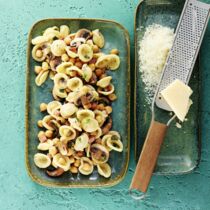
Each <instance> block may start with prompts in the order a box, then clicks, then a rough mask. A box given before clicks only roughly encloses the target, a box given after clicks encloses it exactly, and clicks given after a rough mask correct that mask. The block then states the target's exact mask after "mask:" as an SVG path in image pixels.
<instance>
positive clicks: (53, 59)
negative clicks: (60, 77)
mask: <svg viewBox="0 0 210 210" xmlns="http://www.w3.org/2000/svg"><path fill="white" fill-rule="evenodd" d="M49 60H50V68H51V70H52V71H56V68H57V66H59V65H60V64H61V62H62V60H61V57H56V56H51V57H50V58H49Z"/></svg>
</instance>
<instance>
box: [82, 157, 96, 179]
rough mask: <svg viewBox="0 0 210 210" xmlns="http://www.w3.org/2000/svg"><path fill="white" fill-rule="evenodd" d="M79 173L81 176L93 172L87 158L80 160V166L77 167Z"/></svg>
mask: <svg viewBox="0 0 210 210" xmlns="http://www.w3.org/2000/svg"><path fill="white" fill-rule="evenodd" d="M79 172H80V173H81V174H83V175H89V174H91V173H92V172H93V163H92V161H91V160H90V159H89V158H87V157H82V158H81V165H80V167H79Z"/></svg>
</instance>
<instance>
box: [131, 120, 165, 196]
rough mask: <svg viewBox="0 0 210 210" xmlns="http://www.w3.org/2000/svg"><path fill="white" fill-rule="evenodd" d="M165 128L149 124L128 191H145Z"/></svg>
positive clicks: (155, 123)
mask: <svg viewBox="0 0 210 210" xmlns="http://www.w3.org/2000/svg"><path fill="white" fill-rule="evenodd" d="M167 127H168V126H167V125H165V124H163V123H159V122H157V121H152V122H151V125H150V128H149V131H148V133H147V137H146V140H145V143H144V146H143V149H142V152H141V155H140V158H139V161H138V163H137V166H136V170H135V173H134V176H133V179H132V182H131V186H130V189H137V190H140V191H142V192H146V191H147V188H148V185H149V182H150V179H151V176H152V173H153V170H154V167H155V164H156V162H157V158H158V155H159V152H160V148H161V145H162V143H163V140H164V137H165V134H166V131H167Z"/></svg>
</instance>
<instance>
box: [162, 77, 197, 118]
mask: <svg viewBox="0 0 210 210" xmlns="http://www.w3.org/2000/svg"><path fill="white" fill-rule="evenodd" d="M192 93H193V91H192V89H191V88H190V87H189V86H187V85H186V84H184V83H183V82H182V81H180V80H178V79H176V80H174V82H172V83H171V84H170V85H169V86H167V87H166V88H165V89H164V90H162V91H161V95H162V97H163V98H164V100H165V101H166V102H167V104H168V105H169V106H170V108H171V109H172V111H173V112H174V113H175V115H176V116H177V117H178V119H179V120H181V121H182V122H183V121H184V119H185V116H186V115H187V113H188V111H189V108H190V105H191V104H192V100H191V99H190V96H191V95H192Z"/></svg>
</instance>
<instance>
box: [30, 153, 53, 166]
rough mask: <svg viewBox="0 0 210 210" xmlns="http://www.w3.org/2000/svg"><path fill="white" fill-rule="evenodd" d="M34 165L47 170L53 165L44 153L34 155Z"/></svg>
mask: <svg viewBox="0 0 210 210" xmlns="http://www.w3.org/2000/svg"><path fill="white" fill-rule="evenodd" d="M34 163H35V165H36V166H37V167H39V168H47V167H48V166H50V164H51V160H50V158H49V157H48V156H47V155H45V154H42V153H36V154H35V155H34Z"/></svg>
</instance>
